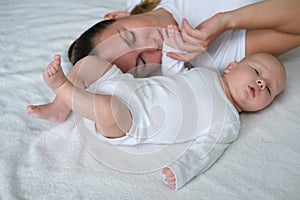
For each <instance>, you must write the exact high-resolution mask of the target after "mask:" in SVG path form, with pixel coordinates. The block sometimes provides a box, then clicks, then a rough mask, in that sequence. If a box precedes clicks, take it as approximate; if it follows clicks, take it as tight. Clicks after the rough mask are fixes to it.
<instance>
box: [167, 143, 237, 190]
mask: <svg viewBox="0 0 300 200" xmlns="http://www.w3.org/2000/svg"><path fill="white" fill-rule="evenodd" d="M230 142H232V141H231V140H228V141H224V142H215V144H214V145H213V144H212V143H210V142H209V143H203V138H202V139H199V140H195V141H194V142H193V143H192V144H191V146H190V147H189V148H188V149H187V150H186V151H185V152H184V154H183V155H182V156H181V157H180V158H179V159H178V160H176V161H175V162H173V163H171V164H170V165H169V166H167V167H166V168H164V169H163V170H162V173H163V174H166V180H167V182H168V183H169V186H170V187H171V188H172V189H175V190H178V189H180V188H181V187H183V186H184V185H185V184H186V183H187V182H188V181H190V180H191V179H192V178H193V177H195V176H196V175H197V174H200V173H203V172H205V171H206V170H207V169H208V168H209V167H210V166H211V165H213V164H214V163H215V161H216V160H217V159H218V158H220V156H221V155H222V154H223V152H224V151H225V149H226V148H227V147H228V146H229V144H230ZM207 147H208V148H207ZM173 180H174V181H173ZM174 182H175V183H174Z"/></svg>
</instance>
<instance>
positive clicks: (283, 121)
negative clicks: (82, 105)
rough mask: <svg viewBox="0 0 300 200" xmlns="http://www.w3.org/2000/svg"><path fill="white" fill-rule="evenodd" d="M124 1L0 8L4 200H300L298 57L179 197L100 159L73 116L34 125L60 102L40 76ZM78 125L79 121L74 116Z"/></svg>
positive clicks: (16, 0)
mask: <svg viewBox="0 0 300 200" xmlns="http://www.w3.org/2000/svg"><path fill="white" fill-rule="evenodd" d="M124 7H125V2H124V1H122V0H110V1H105V0H89V1H80V0H65V1H61V0H52V1H50V2H49V1H39V0H27V1H20V0H4V1H1V2H0V23H1V26H0V44H1V45H0V52H1V53H0V60H1V64H0V91H1V95H0V106H1V107H0V108H1V110H0V185H1V186H0V199H3V200H7V199H31V200H32V199H186V200H188V199H230V200H232V199H264V200H265V199H278V200H279V199H299V198H300V191H299V186H300V145H299V141H300V134H299V133H300V89H299V85H300V48H298V49H296V50H293V51H291V52H289V53H288V54H286V55H284V56H282V57H281V58H282V60H283V61H284V64H285V65H286V69H287V73H288V84H287V87H286V90H285V91H284V93H283V94H282V95H280V96H279V98H277V99H276V101H275V102H274V103H273V105H272V106H270V107H268V108H267V109H265V110H264V111H261V112H259V113H256V114H242V115H241V119H242V128H241V133H240V136H239V138H238V140H237V141H236V142H235V143H234V144H232V145H231V146H230V148H229V149H228V150H227V151H226V152H225V154H224V155H223V156H222V157H221V158H220V159H219V160H218V161H217V163H216V164H215V165H213V166H212V167H211V168H210V169H209V170H208V171H207V172H205V173H204V174H202V175H200V176H197V177H196V178H194V179H193V180H192V181H191V182H189V183H188V184H187V185H186V186H185V187H184V188H182V189H181V190H179V191H173V190H171V189H169V188H168V187H166V186H165V185H164V184H163V183H162V181H161V176H160V171H159V170H158V171H154V172H151V173H142V174H130V173H123V172H119V171H116V170H113V169H111V168H109V167H107V166H105V165H103V164H101V163H100V162H99V161H98V160H96V159H95V158H94V157H93V156H92V155H91V154H90V153H89V151H87V149H86V148H85V147H84V145H83V143H82V141H81V139H80V137H79V135H78V134H77V132H76V126H75V125H76V124H75V122H74V119H73V117H72V115H71V116H70V117H69V118H68V120H67V121H66V122H65V123H62V124H53V123H50V122H47V121H43V120H39V119H35V118H32V117H31V116H29V115H27V113H26V106H27V105H28V104H32V103H34V104H42V103H47V102H50V101H51V100H52V99H53V97H54V94H53V93H52V92H51V91H50V89H48V87H47V86H46V85H45V84H44V83H43V80H42V71H43V69H44V68H45V67H46V66H47V65H48V63H49V61H50V60H51V59H52V56H53V55H54V54H55V53H60V54H62V58H63V68H64V70H65V71H68V70H69V69H70V68H71V64H70V63H69V62H68V60H67V54H66V51H67V49H68V46H69V45H70V43H71V42H72V41H73V40H74V39H75V38H76V37H78V36H79V34H80V33H81V32H82V31H83V30H85V29H87V28H88V27H90V26H91V25H92V24H94V23H95V22H96V21H98V20H99V19H101V18H102V16H103V14H104V13H106V12H108V11H112V10H118V9H122V8H124ZM75 117H76V118H79V120H80V117H79V116H75Z"/></svg>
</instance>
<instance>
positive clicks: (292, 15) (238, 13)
mask: <svg viewBox="0 0 300 200" xmlns="http://www.w3.org/2000/svg"><path fill="white" fill-rule="evenodd" d="M223 14H224V16H223V17H224V22H225V27H226V29H272V30H276V31H280V32H285V33H291V34H300V1H299V0H266V1H262V2H258V3H255V4H252V5H248V6H245V7H242V8H239V9H237V10H233V11H229V12H225V13H223Z"/></svg>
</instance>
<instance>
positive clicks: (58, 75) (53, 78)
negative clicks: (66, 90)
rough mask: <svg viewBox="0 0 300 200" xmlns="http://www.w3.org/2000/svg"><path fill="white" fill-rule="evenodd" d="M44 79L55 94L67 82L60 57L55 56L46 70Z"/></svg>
mask: <svg viewBox="0 0 300 200" xmlns="http://www.w3.org/2000/svg"><path fill="white" fill-rule="evenodd" d="M43 78H44V81H45V82H46V83H47V85H48V86H49V87H50V88H51V89H52V90H53V91H54V92H55V90H56V89H57V88H59V87H60V86H62V85H63V84H64V83H65V82H66V81H67V77H66V76H65V74H64V72H63V70H62V68H61V61H60V55H55V56H54V59H53V61H51V62H50V64H49V65H48V67H47V68H46V69H45V70H44V73H43Z"/></svg>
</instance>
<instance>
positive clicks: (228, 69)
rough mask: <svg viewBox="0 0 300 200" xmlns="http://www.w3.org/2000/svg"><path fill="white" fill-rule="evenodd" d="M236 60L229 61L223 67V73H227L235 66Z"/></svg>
mask: <svg viewBox="0 0 300 200" xmlns="http://www.w3.org/2000/svg"><path fill="white" fill-rule="evenodd" d="M237 64H238V62H237V61H233V62H231V63H230V64H229V65H228V66H227V67H226V68H225V69H224V74H227V73H229V72H230V71H231V70H232V69H233V68H235V67H236V66H237Z"/></svg>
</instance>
